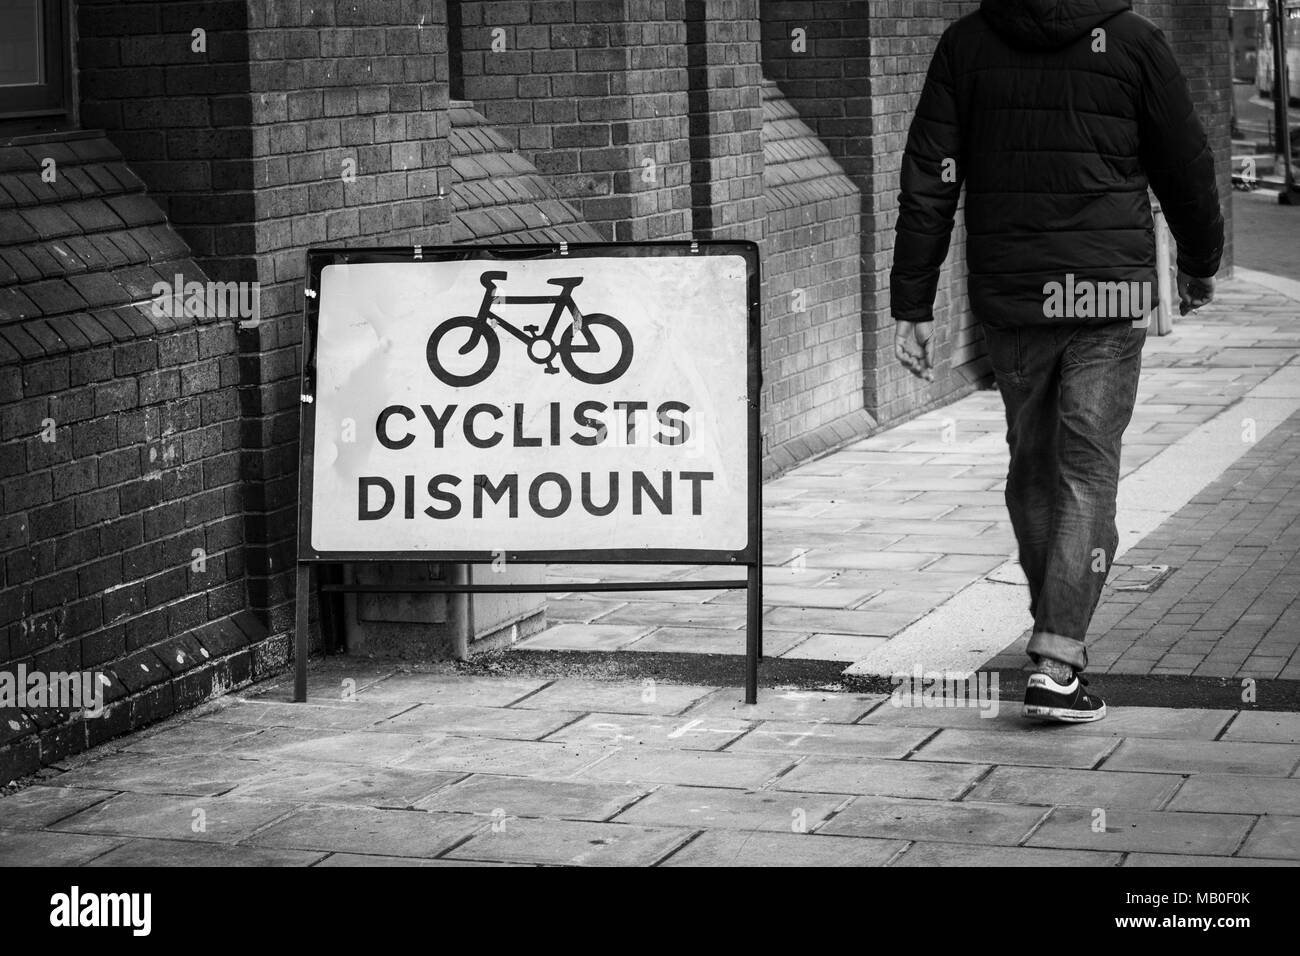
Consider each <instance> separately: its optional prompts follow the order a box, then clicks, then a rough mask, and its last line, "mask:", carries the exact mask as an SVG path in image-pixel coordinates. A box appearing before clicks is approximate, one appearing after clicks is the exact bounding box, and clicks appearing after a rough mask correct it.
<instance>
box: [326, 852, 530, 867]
mask: <svg viewBox="0 0 1300 956" xmlns="http://www.w3.org/2000/svg"><path fill="white" fill-rule="evenodd" d="M528 865H529V864H527V863H492V862H488V861H486V860H445V859H444V860H426V859H421V858H420V857H414V856H374V855H372V854H366V853H331V854H329V856H327V857H325V859H323V860H321V861H320V862H319V863H317V864H316V866H318V867H319V866H323V867H329V868H333V867H339V866H366V867H381V866H387V867H402V868H403V869H405V868H408V867H421V868H423V867H437V866H461V867H464V866H528Z"/></svg>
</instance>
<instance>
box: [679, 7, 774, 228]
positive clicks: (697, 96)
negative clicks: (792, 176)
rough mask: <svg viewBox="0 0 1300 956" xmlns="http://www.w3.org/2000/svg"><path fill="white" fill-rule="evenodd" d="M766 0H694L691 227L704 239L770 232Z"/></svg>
mask: <svg viewBox="0 0 1300 956" xmlns="http://www.w3.org/2000/svg"><path fill="white" fill-rule="evenodd" d="M758 6H759V5H758V0H687V3H686V48H687V60H688V70H687V80H688V85H689V105H690V117H689V120H690V159H691V163H690V170H691V229H692V232H693V234H694V236H695V237H696V238H698V239H751V240H755V241H757V240H760V239H762V238H763V232H764V222H763V214H764V204H763V199H764V195H763V103H762V80H763V66H762V49H761V46H760V43H759V39H760V28H759V21H758Z"/></svg>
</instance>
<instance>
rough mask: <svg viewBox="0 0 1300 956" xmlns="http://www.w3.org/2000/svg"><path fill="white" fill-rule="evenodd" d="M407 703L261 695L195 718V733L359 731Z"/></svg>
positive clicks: (214, 734) (216, 734) (229, 735)
mask: <svg viewBox="0 0 1300 956" xmlns="http://www.w3.org/2000/svg"><path fill="white" fill-rule="evenodd" d="M407 706H411V705H410V704H405V703H398V704H385V703H361V702H360V701H359V699H355V698H354V699H352V700H348V701H336V700H322V701H306V702H304V703H298V704H294V703H288V702H285V701H280V700H261V699H257V698H254V699H250V700H232V701H230V702H229V703H228V704H226V706H224V707H222V708H221V709H220V710H217V711H215V712H213V713H211V714H204V715H203V716H201V717H200V718H199V719H197V720H195V721H194V723H195V724H196V725H197V727H196V729H195V733H198V732H200V731H203V732H206V733H207V734H208V735H211V736H212V737H214V738H216V739H220V738H219V735H220V734H221V733H222V731H223V730H224V731H225V732H226V734H227V735H228V737H235V736H237V735H239V734H240V732H241V730H242V728H244V727H246V726H249V725H252V726H255V727H257V728H258V729H264V728H266V727H290V728H296V729H300V730H359V729H361V728H363V727H370V726H373V725H374V724H377V723H379V721H381V720H383V719H384V718H386V717H391V716H392V715H393V714H396V713H400V712H401V711H402V709H403V708H404V707H407ZM221 749H223V750H225V749H229V748H228V747H223V748H221Z"/></svg>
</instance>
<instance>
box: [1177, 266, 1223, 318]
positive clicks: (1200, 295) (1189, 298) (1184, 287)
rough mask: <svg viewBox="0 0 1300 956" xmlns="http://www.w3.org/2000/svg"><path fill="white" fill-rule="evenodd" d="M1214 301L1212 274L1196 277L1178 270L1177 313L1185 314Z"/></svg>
mask: <svg viewBox="0 0 1300 956" xmlns="http://www.w3.org/2000/svg"><path fill="white" fill-rule="evenodd" d="M1212 301H1214V276H1210V277H1209V278H1208V279H1198V278H1197V277H1196V276H1189V275H1188V274H1187V273H1186V272H1184V271H1183V270H1182V269H1179V270H1178V314H1179V315H1186V314H1187V313H1188V312H1193V311H1195V310H1196V309H1199V308H1200V307H1201V306H1203V305H1209V304H1210V303H1211V302H1212Z"/></svg>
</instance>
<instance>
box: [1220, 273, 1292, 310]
mask: <svg viewBox="0 0 1300 956" xmlns="http://www.w3.org/2000/svg"><path fill="white" fill-rule="evenodd" d="M1232 277H1233V278H1234V279H1244V280H1245V281H1246V282H1251V283H1254V284H1255V285H1262V286H1263V287H1264V288H1266V289H1269V290H1271V291H1273V292H1278V293H1281V294H1282V295H1284V296H1287V297H1288V298H1291V299H1295V300H1296V301H1297V302H1300V282H1296V281H1295V280H1294V279H1288V278H1286V277H1285V276H1279V275H1274V274H1273V273H1271V272H1256V271H1255V270H1254V269H1244V268H1242V267H1241V266H1234V267H1233V270H1232Z"/></svg>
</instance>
